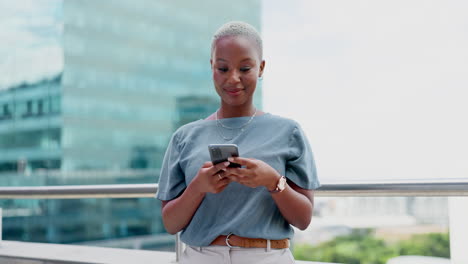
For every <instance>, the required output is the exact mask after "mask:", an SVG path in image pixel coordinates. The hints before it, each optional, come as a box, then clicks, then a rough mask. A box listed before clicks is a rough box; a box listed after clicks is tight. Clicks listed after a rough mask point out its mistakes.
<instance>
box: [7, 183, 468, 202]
mask: <svg viewBox="0 0 468 264" xmlns="http://www.w3.org/2000/svg"><path fill="white" fill-rule="evenodd" d="M157 190H158V185H157V184H111V185H66V186H24V187H0V199H82V198H144V197H148V198H151V197H155V194H156V191H157ZM315 195H316V196H323V197H338V196H345V197H357V196H444V197H446V196H468V179H444V180H399V181H390V180H388V181H373V182H371V181H350V182H343V181H340V182H325V183H323V184H322V185H321V187H320V188H319V189H317V190H315Z"/></svg>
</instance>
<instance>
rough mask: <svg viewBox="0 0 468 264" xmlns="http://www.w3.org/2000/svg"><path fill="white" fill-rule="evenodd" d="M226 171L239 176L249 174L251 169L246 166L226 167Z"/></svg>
mask: <svg viewBox="0 0 468 264" xmlns="http://www.w3.org/2000/svg"><path fill="white" fill-rule="evenodd" d="M226 173H228V174H233V175H238V176H245V175H247V174H249V173H250V171H249V169H246V168H226Z"/></svg>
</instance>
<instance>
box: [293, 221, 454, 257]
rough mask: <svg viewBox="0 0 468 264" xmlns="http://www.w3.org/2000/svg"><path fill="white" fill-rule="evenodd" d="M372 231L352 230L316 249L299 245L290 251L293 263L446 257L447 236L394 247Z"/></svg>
mask: <svg viewBox="0 0 468 264" xmlns="http://www.w3.org/2000/svg"><path fill="white" fill-rule="evenodd" d="M373 233H374V232H373V230H372V229H362V230H355V231H353V232H352V233H351V234H349V235H346V236H339V237H336V238H335V239H333V240H331V241H328V242H325V243H322V244H320V245H318V246H316V247H313V246H311V245H308V244H300V245H296V246H295V247H294V252H293V253H294V257H295V258H296V259H297V260H309V261H322V262H335V263H349V264H385V263H386V262H387V260H388V259H390V258H392V257H396V256H401V255H421V256H437V257H448V256H449V251H450V245H449V238H448V234H424V235H416V236H414V237H412V238H411V239H408V240H403V241H400V242H397V243H394V244H389V243H386V242H385V241H384V240H382V239H379V238H376V237H375V236H374V235H373Z"/></svg>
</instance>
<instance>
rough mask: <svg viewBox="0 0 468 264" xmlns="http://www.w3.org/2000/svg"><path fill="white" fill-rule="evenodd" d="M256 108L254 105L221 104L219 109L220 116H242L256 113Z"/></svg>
mask: <svg viewBox="0 0 468 264" xmlns="http://www.w3.org/2000/svg"><path fill="white" fill-rule="evenodd" d="M255 110H256V108H255V107H254V106H253V105H249V106H227V105H223V104H221V107H220V108H219V110H218V118H219V119H221V118H230V117H241V116H252V115H253V114H254V113H255Z"/></svg>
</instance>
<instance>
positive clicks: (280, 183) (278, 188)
mask: <svg viewBox="0 0 468 264" xmlns="http://www.w3.org/2000/svg"><path fill="white" fill-rule="evenodd" d="M284 189H286V177H284V176H283V175H281V178H280V179H279V181H278V184H277V185H276V188H275V189H274V190H273V191H269V192H271V193H279V192H282V191H284Z"/></svg>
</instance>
